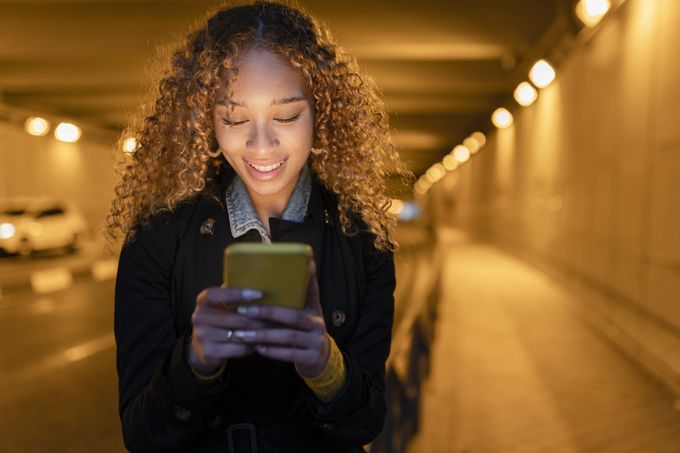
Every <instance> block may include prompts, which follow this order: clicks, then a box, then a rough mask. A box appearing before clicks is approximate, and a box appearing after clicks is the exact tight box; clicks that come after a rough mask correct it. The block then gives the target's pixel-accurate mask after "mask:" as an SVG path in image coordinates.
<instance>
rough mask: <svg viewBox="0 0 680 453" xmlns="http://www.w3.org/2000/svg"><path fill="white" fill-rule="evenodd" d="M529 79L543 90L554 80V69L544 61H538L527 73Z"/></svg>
mask: <svg viewBox="0 0 680 453" xmlns="http://www.w3.org/2000/svg"><path fill="white" fill-rule="evenodd" d="M529 78H530V79H531V81H532V82H533V84H534V85H536V86H537V87H539V88H545V87H547V86H548V85H550V84H551V83H552V82H553V80H555V69H553V67H552V66H550V63H548V62H547V61H545V60H538V61H537V62H536V63H534V65H533V66H532V67H531V70H530V71H529Z"/></svg>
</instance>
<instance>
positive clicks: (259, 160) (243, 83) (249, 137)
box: [213, 50, 314, 203]
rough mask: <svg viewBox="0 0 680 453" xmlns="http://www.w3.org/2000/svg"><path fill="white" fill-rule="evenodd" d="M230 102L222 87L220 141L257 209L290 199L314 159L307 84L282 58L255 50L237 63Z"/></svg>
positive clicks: (217, 132)
mask: <svg viewBox="0 0 680 453" xmlns="http://www.w3.org/2000/svg"><path fill="white" fill-rule="evenodd" d="M237 67H238V77H237V79H236V80H235V81H234V82H232V84H231V89H232V93H231V97H227V96H226V95H227V94H228V92H227V90H226V89H225V87H224V84H223V86H222V87H220V89H219V91H218V93H217V102H216V106H215V110H214V115H213V117H214V124H215V136H216V138H217V142H218V143H219V145H220V148H221V150H222V154H223V155H224V157H225V158H226V159H227V162H229V164H230V165H231V166H232V168H234V170H235V171H236V173H237V174H238V175H239V176H240V177H241V179H242V180H243V182H244V183H245V185H246V187H247V189H248V192H249V194H250V195H251V199H252V200H253V202H254V203H257V201H258V200H274V199H276V200H279V201H280V200H281V199H285V201H286V202H287V200H288V198H289V197H290V195H291V194H292V192H293V189H294V188H295V184H296V183H297V180H298V176H299V175H300V171H301V169H302V167H303V165H304V164H305V162H306V161H307V158H308V157H309V153H310V148H311V146H312V140H313V128H314V110H313V106H312V105H313V104H312V103H311V102H310V100H309V96H308V94H307V93H306V89H305V83H304V79H303V78H302V75H301V74H300V72H299V71H297V70H295V69H294V68H293V67H292V66H290V64H288V63H287V62H286V61H285V60H283V59H282V58H280V57H278V56H276V55H274V54H272V53H270V52H268V51H265V50H251V51H250V52H248V53H246V54H245V55H244V56H243V57H242V58H240V59H239V60H238V62H237Z"/></svg>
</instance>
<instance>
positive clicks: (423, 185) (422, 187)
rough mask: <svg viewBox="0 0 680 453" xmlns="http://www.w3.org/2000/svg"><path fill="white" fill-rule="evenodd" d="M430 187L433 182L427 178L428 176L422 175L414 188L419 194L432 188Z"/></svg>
mask: <svg viewBox="0 0 680 453" xmlns="http://www.w3.org/2000/svg"><path fill="white" fill-rule="evenodd" d="M430 187H432V183H431V182H430V180H429V179H427V177H426V176H422V177H421V178H420V179H418V181H417V182H416V184H415V186H414V190H415V191H416V192H417V193H419V194H424V193H426V192H427V191H428V190H429V189H430Z"/></svg>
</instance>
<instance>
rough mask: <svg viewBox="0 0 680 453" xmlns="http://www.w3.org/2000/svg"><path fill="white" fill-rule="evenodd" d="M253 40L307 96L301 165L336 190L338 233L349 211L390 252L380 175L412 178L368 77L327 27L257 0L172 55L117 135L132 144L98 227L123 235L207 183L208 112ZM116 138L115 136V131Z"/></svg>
mask: <svg viewBox="0 0 680 453" xmlns="http://www.w3.org/2000/svg"><path fill="white" fill-rule="evenodd" d="M254 47H257V48H262V49H266V50H268V51H271V52H273V53H275V54H277V55H279V56H281V57H283V58H285V59H286V61H289V62H290V63H291V65H292V66H293V67H296V68H298V69H299V70H300V71H301V73H302V75H303V76H304V79H305V80H306V84H307V88H308V89H309V92H310V93H311V94H312V95H313V98H314V101H315V106H314V107H315V127H314V145H313V146H314V148H317V149H323V150H324V152H321V153H318V154H317V153H312V154H311V155H310V159H311V168H312V170H313V171H314V173H315V174H316V175H317V176H318V177H319V179H320V180H321V181H322V182H323V184H324V185H325V186H326V187H327V188H328V189H330V190H331V191H333V192H334V193H335V194H337V196H338V210H339V212H340V223H341V227H342V230H343V232H344V233H345V234H347V235H353V234H356V232H357V231H358V228H360V227H363V226H361V225H357V224H356V221H352V218H353V216H354V215H358V216H359V217H360V221H363V223H365V228H366V229H367V230H368V231H369V232H370V233H372V234H373V235H374V236H375V239H374V245H375V247H376V248H377V249H378V250H383V251H384V250H395V249H396V247H397V243H396V241H395V240H394V238H393V230H394V227H395V226H396V219H395V218H394V217H392V216H391V215H389V214H388V213H387V208H388V207H389V205H390V201H391V199H390V197H389V196H388V195H387V187H386V181H387V178H388V176H390V175H397V176H399V177H401V180H402V181H403V182H404V183H406V182H407V180H408V179H410V178H411V177H412V175H411V173H410V172H409V171H408V169H407V168H406V166H405V164H404V163H403V162H402V161H401V160H400V158H399V155H398V153H397V151H396V149H395V147H394V144H393V143H392V141H391V138H390V130H389V121H388V115H387V113H386V112H385V107H384V104H383V102H382V101H381V99H380V98H379V97H378V94H377V93H378V90H377V88H376V86H375V83H374V82H373V81H372V79H370V78H369V77H367V76H366V75H364V74H362V73H361V72H360V70H359V67H358V64H357V62H356V60H355V59H354V58H353V57H351V56H348V55H346V54H344V53H342V51H341V50H340V49H339V48H338V47H337V46H336V44H335V43H334V41H333V39H332V37H331V36H330V34H329V32H328V30H327V29H326V28H325V27H323V26H322V25H320V24H319V23H318V22H317V21H316V20H315V19H313V18H311V17H310V16H308V15H306V14H304V13H302V12H301V11H300V10H299V9H297V8H293V7H290V6H287V5H285V4H282V3H277V2H269V1H258V2H255V3H252V4H243V5H239V6H234V7H231V8H228V9H222V10H220V11H218V12H217V13H216V14H214V15H213V16H212V17H211V18H210V19H208V21H207V24H204V26H203V27H202V28H200V29H199V30H197V31H195V32H193V33H191V34H190V35H189V36H188V37H187V39H186V42H185V44H184V45H183V46H182V47H181V48H180V49H179V50H178V51H176V52H175V53H174V55H173V57H172V64H171V68H170V70H169V71H168V73H167V74H166V75H165V76H164V77H163V78H162V79H161V81H160V84H159V90H158V93H157V97H156V100H155V102H154V103H153V104H152V106H151V107H150V109H149V110H150V112H149V113H148V114H146V115H145V114H144V113H143V112H142V113H141V116H142V117H143V120H141V122H140V124H139V125H138V126H137V127H135V126H134V125H133V126H131V127H130V128H129V129H130V130H129V131H126V133H125V134H123V136H129V135H133V136H135V138H136V139H137V148H136V150H135V151H134V153H132V154H131V155H130V156H127V157H126V158H125V160H124V161H121V163H120V164H119V169H118V173H117V175H118V182H117V184H116V186H115V189H114V197H113V200H112V202H111V207H110V210H109V213H108V215H107V218H106V225H105V234H106V236H107V238H108V239H110V240H116V239H117V238H118V237H119V233H123V235H124V238H125V242H128V241H132V240H133V239H134V236H135V234H136V232H137V231H138V229H140V228H143V227H145V226H148V225H149V223H150V220H151V218H152V217H153V216H155V215H157V214H159V213H161V212H163V211H172V210H174V209H175V208H176V207H177V206H178V205H179V204H180V203H182V202H184V201H185V200H189V199H191V198H193V197H195V196H197V195H198V194H200V193H202V192H205V191H207V190H209V189H210V188H211V185H212V183H214V182H215V181H216V179H217V176H218V175H219V173H220V172H221V171H223V170H224V169H225V167H227V166H228V164H227V162H226V160H225V159H224V158H223V157H222V156H221V155H220V156H218V157H216V158H215V157H211V154H212V155H215V154H216V152H217V150H218V145H217V141H216V139H215V134H214V130H213V127H214V126H213V119H212V118H213V116H212V111H213V108H214V106H215V99H216V95H217V89H218V87H219V85H220V83H223V82H224V81H225V78H226V82H227V83H230V82H231V81H233V80H234V79H235V77H236V76H237V72H238V71H237V69H236V65H235V62H236V60H237V59H238V57H239V55H242V54H243V53H244V52H245V51H247V50H249V49H252V48H254ZM121 140H122V137H121Z"/></svg>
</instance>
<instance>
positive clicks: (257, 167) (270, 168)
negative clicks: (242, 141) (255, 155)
mask: <svg viewBox="0 0 680 453" xmlns="http://www.w3.org/2000/svg"><path fill="white" fill-rule="evenodd" d="M287 159H288V158H286V159H283V160H282V161H280V162H277V163H275V164H271V165H255V164H253V163H251V162H248V161H246V163H247V164H248V165H249V166H250V167H252V168H254V169H255V170H257V171H260V172H263V173H266V172H270V171H273V170H276V169H277V168H279V167H280V166H281V165H283V164H284V162H286V160H287Z"/></svg>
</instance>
